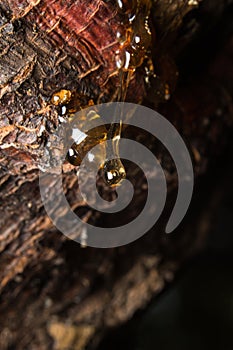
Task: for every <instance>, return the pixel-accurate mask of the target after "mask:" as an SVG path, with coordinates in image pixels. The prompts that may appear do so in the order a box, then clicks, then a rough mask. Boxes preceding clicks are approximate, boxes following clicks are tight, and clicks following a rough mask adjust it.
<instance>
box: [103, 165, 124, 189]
mask: <svg viewBox="0 0 233 350" xmlns="http://www.w3.org/2000/svg"><path fill="white" fill-rule="evenodd" d="M103 172H104V180H105V182H106V184H107V185H108V186H115V185H118V184H120V182H121V181H122V180H124V179H125V178H126V172H125V168H124V166H123V164H122V162H121V160H120V159H112V160H107V161H106V162H105V164H104V167H103Z"/></svg>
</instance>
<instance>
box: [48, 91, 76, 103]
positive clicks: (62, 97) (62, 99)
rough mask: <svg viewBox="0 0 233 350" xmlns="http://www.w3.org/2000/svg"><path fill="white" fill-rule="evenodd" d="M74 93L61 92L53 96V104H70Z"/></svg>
mask: <svg viewBox="0 0 233 350" xmlns="http://www.w3.org/2000/svg"><path fill="white" fill-rule="evenodd" d="M71 97H72V93H71V91H70V90H60V91H57V92H55V93H54V94H53V96H52V98H51V103H52V104H53V105H55V106H60V105H65V104H68V103H69V102H70V100H71Z"/></svg>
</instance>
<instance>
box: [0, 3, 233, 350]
mask: <svg viewBox="0 0 233 350" xmlns="http://www.w3.org/2000/svg"><path fill="white" fill-rule="evenodd" d="M198 3H199V5H197V2H195V1H194V2H190V1H185V0H183V1H179V0H173V1H172V2H171V1H167V0H154V1H153V6H152V10H151V18H150V20H151V26H152V28H153V32H154V33H155V34H153V40H154V41H153V48H152V58H153V61H154V65H155V70H156V73H157V75H158V76H159V79H158V80H156V81H155V82H154V83H153V84H155V85H153V84H152V89H150V90H148V88H147V85H146V83H145V65H143V64H142V65H141V66H140V67H139V68H137V69H136V72H135V74H134V76H133V78H132V80H131V83H130V85H129V88H128V93H127V101H132V102H135V103H139V102H142V103H143V104H146V105H148V106H150V107H152V108H156V109H158V110H159V111H160V112H161V113H162V114H163V115H165V116H166V117H167V118H168V119H170V121H171V122H172V123H173V124H174V125H175V126H176V127H177V129H178V131H179V132H180V134H181V135H182V137H183V138H184V139H185V141H186V144H187V146H188V148H189V150H190V152H191V154H192V158H193V163H194V171H195V176H196V178H197V177H198V176H200V175H201V174H203V173H205V172H206V171H207V169H208V165H209V163H212V162H213V161H214V160H216V159H218V157H219V156H221V154H222V153H223V152H224V150H225V148H226V146H227V142H228V139H229V136H230V133H231V130H232V129H231V128H232V116H233V114H232V111H233V104H232V93H233V83H232V82H233V64H232V55H233V45H232V43H233V41H232V40H233V36H232V28H231V19H230V18H229V16H228V11H230V9H232V1H229V0H228V1H227V0H226V1H219V0H218V1H217V0H216V1H215V0H211V1H210V0H203V1H198ZM81 5H82V6H81ZM70 7H72V11H71V9H70ZM85 9H89V10H90V11H89V12H88V11H86V10H85ZM85 11H86V12H87V13H86V12H85ZM84 12H85V13H86V14H85V16H84ZM88 13H89V14H88ZM93 13H94V14H95V15H94V16H93V17H90V18H89V17H88V16H89V15H90V14H93ZM74 14H75V16H74ZM72 16H73V17H72ZM124 16H125V15H124V14H123V13H121V12H119V10H118V9H117V7H116V4H115V2H114V1H100V0H98V1H93V0H85V1H84V0H83V1H71V0H69V1H67V2H65V3H64V2H63V1H62V0H57V1H55V2H52V1H49V0H48V1H47V0H46V1H40V0H38V1H26V0H25V1H24V0H23V1H19V0H14V1H8V0H0V99H1V100H0V113H1V114H0V159H1V167H0V185H1V187H0V195H1V201H0V213H1V217H0V227H1V232H0V252H1V256H0V291H1V305H0V314H1V316H0V324H1V333H0V348H1V349H2V350H5V349H17V350H21V349H23V350H25V349H30V350H31V349H33V350H34V349H35V350H36V349H38V350H43V349H58V350H59V349H60V350H62V349H76V350H81V349H84V348H85V347H86V346H87V345H88V346H90V348H95V347H96V344H97V343H98V340H99V339H100V338H101V336H102V335H103V333H104V332H105V331H106V329H108V328H109V327H115V326H117V325H119V324H121V323H123V322H125V321H126V320H128V319H129V318H130V317H132V315H133V314H134V313H135V311H137V310H138V309H140V308H142V307H145V306H146V305H147V304H148V302H149V301H150V300H151V298H152V297H153V296H154V295H156V294H157V293H159V292H160V291H161V290H162V289H163V288H164V287H165V285H166V284H167V282H170V281H171V280H172V279H173V278H174V274H175V272H176V271H177V269H178V268H179V266H180V265H181V264H182V263H183V262H184V261H185V259H187V258H188V257H190V256H191V255H192V254H194V253H195V252H196V251H197V250H198V249H200V247H201V246H202V245H203V243H204V240H205V237H206V235H207V234H208V232H209V230H210V228H211V222H212V220H213V217H214V212H215V210H216V208H217V203H215V202H214V203H211V198H212V197H210V196H209V197H208V198H206V197H204V199H203V208H202V210H200V208H199V210H197V211H196V208H197V207H198V206H199V202H198V201H199V199H200V197H198V195H197V199H196V201H194V204H193V207H192V210H191V211H190V213H189V215H188V216H187V218H186V220H185V221H184V223H183V224H182V226H181V227H180V228H179V230H177V232H176V233H175V234H174V235H173V236H172V237H167V236H165V235H164V233H163V227H164V222H165V221H166V217H167V215H166V214H167V213H168V212H169V210H170V208H171V206H172V204H173V202H174V199H175V191H176V186H177V178H176V174H175V172H174V165H173V163H172V161H171V159H170V158H169V157H168V156H167V155H166V154H164V152H163V151H162V150H160V149H159V148H158V149H157V153H158V158H159V159H160V160H161V164H162V165H163V168H164V169H165V172H166V173H167V181H168V190H169V203H168V208H167V213H165V214H164V216H163V218H162V219H161V220H160V222H159V224H158V225H157V226H156V228H155V229H153V230H151V232H150V233H148V234H147V235H146V236H144V237H143V238H141V239H140V240H138V241H136V242H134V243H132V244H130V245H128V246H124V247H120V248H115V249H108V250H103V249H94V248H85V249H83V248H81V247H80V246H78V244H77V243H74V242H73V241H71V240H68V239H67V238H66V237H65V236H64V235H62V234H61V233H59V232H58V231H57V230H56V228H55V227H54V226H53V223H52V222H51V221H50V219H49V218H48V217H47V215H46V212H45V210H44V208H43V204H42V202H41V198H40V193H39V185H38V171H39V170H38V168H39V166H40V161H41V156H42V154H43V150H44V146H45V144H46V143H47V142H48V141H49V140H50V139H51V138H52V136H53V134H54V132H55V131H56V128H57V126H58V125H59V123H60V121H59V108H57V106H55V105H53V104H52V103H51V98H52V96H53V94H54V93H55V92H57V91H59V90H61V89H67V90H70V91H75V93H76V94H78V96H79V98H80V101H81V102H80V104H82V103H83V104H84V105H86V104H88V101H90V100H93V102H94V103H98V102H106V101H112V100H114V99H115V98H116V86H117V85H118V84H119V80H118V79H119V77H118V76H117V74H115V68H114V65H113V63H112V61H111V59H112V55H113V52H115V50H116V49H117V45H118V43H115V42H114V40H115V36H114V35H115V32H116V31H117V30H118V29H119V28H121V26H122V25H121V22H122V21H124V18H125V17H124ZM74 18H75V20H76V22H74V21H73V19H74ZM106 19H108V20H109V21H107V20H106ZM101 23H104V24H101ZM100 27H101V30H100ZM78 28H79V29H78ZM78 30H79V32H78ZM77 32H78V34H79V35H78V34H77ZM94 38H95V40H94ZM145 60H146V59H145ZM177 71H179V79H178V83H177V84H175V81H176V80H177V76H176V72H177ZM166 83H168V84H169V85H170V86H171V90H172V97H171V99H170V100H169V101H167V102H166V101H162V102H161V99H162V98H161V96H160V94H159V93H160V91H161V89H163V87H164V86H165V84H166ZM175 85H176V87H175ZM157 92H159V93H157ZM158 95H159V97H158ZM162 97H163V96H162ZM143 137H144V140H145V138H146V136H143V135H141V136H140V135H139V136H138V139H139V140H140V139H143ZM147 144H148V146H149V147H152V148H153V140H152V139H151V140H150V139H149V140H147ZM64 171H65V174H64V191H65V193H66V195H67V197H68V198H69V201H70V203H71V206H72V207H73V208H74V209H75V210H77V211H78V210H80V208H81V209H82V208H83V207H84V204H83V203H79V202H78V203H77V202H76V197H75V193H76V191H77V189H78V181H77V176H76V175H75V172H74V171H73V170H71V169H70V168H69V167H67V168H64ZM139 184H140V183H139ZM48 190H51V191H52V190H53V188H52V184H49V185H48ZM197 194H198V190H197ZM140 196H141V197H142V198H143V196H144V194H143V193H142V194H141V193H139V197H140ZM141 197H140V198H141ZM205 205H206V208H205ZM135 210H136V208H135ZM84 215H85V217H89V216H90V215H92V216H93V215H94V217H92V219H93V220H101V217H100V215H99V214H93V212H92V211H91V209H87V210H85V211H84Z"/></svg>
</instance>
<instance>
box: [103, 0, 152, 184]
mask: <svg viewBox="0 0 233 350" xmlns="http://www.w3.org/2000/svg"><path fill="white" fill-rule="evenodd" d="M118 6H119V8H120V10H122V11H124V12H125V13H126V14H127V15H128V26H126V30H125V32H124V33H121V32H118V33H117V39H118V40H119V42H120V48H119V50H118V51H117V52H116V66H117V69H118V70H119V80H120V86H119V89H118V98H117V100H118V102H124V101H125V100H126V94H127V89H128V86H129V82H130V79H131V78H132V76H133V74H134V72H135V70H136V68H137V67H139V66H140V65H141V64H142V63H143V61H144V59H145V56H146V53H147V51H148V48H149V46H150V43H151V32H150V29H149V25H148V18H149V13H150V7H151V2H150V0H142V1H140V0H137V1H134V2H133V7H132V9H131V10H130V8H129V6H128V2H127V1H125V0H124V1H123V0H122V1H121V0H118ZM116 113H117V112H116ZM120 117H121V116H120ZM120 119H122V118H120ZM116 120H119V116H118V118H116V116H115V118H113V122H112V124H111V126H110V128H109V130H108V139H111V140H112V142H111V143H110V144H109V145H108V146H107V150H106V156H107V159H106V161H105V163H104V167H103V170H104V179H105V182H106V183H107V184H108V185H110V186H115V185H118V184H119V183H120V182H121V181H122V180H123V179H125V178H126V171H125V168H124V166H123V164H122V162H121V159H120V155H119V141H120V137H121V131H122V122H120V123H116Z"/></svg>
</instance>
